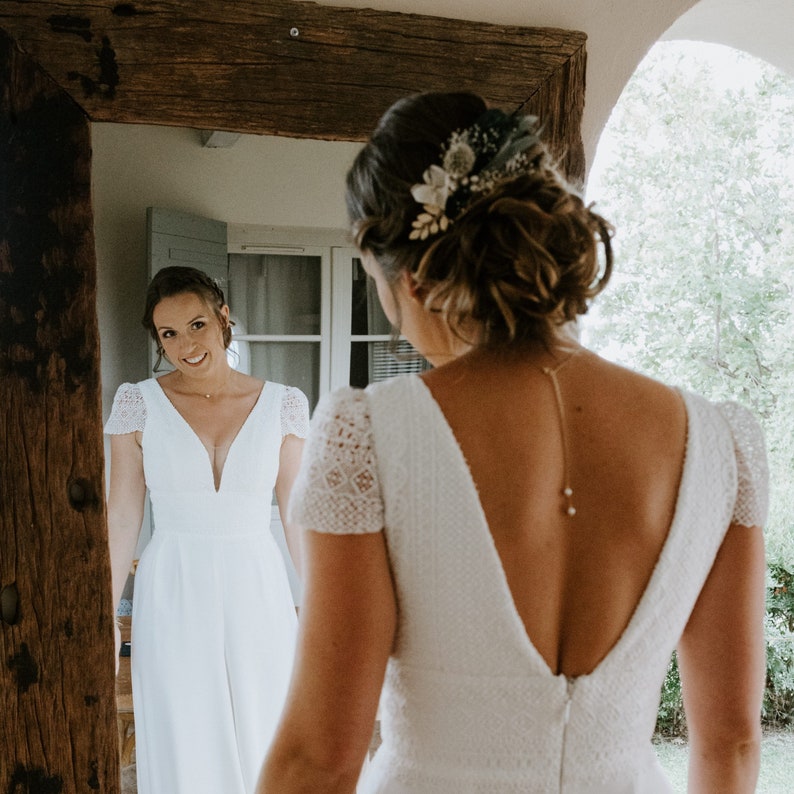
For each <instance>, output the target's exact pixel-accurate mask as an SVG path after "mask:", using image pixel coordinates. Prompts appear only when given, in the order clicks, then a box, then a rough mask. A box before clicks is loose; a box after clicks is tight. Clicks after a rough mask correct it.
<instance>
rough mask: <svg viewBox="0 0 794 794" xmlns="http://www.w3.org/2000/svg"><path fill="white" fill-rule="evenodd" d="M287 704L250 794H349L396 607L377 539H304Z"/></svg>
mask: <svg viewBox="0 0 794 794" xmlns="http://www.w3.org/2000/svg"><path fill="white" fill-rule="evenodd" d="M303 550H304V561H305V566H306V576H307V579H306V590H305V594H304V598H303V606H302V607H301V621H300V634H299V640H298V650H297V656H296V660H295V668H294V670H293V676H292V682H291V684H290V691H289V695H288V697H287V704H286V706H285V709H284V712H283V713H282V717H281V722H280V725H279V729H278V732H277V734H276V737H275V739H274V741H273V744H272V746H271V749H270V752H269V754H268V756H267V759H266V760H265V764H264V767H263V769H262V774H261V776H260V779H259V785H258V787H257V794H297V793H298V792H307V793H308V792H311V794H316V792H319V791H322V792H323V793H324V794H342V793H343V792H344V793H345V794H350V793H351V792H353V791H355V787H356V783H357V781H358V777H359V774H360V771H361V767H362V764H363V762H364V759H365V756H366V753H367V748H368V747H369V743H370V740H371V738H372V731H373V727H374V723H375V716H376V713H377V709H378V701H379V698H380V691H381V686H382V684H383V677H384V673H385V670H386V662H387V660H388V657H389V654H390V653H391V649H392V645H393V643H394V633H395V628H396V624H397V608H396V601H395V596H394V588H393V585H392V579H391V572H390V569H389V564H388V558H387V553H386V543H385V539H384V536H383V533H382V532H375V533H370V534H359V535H330V534H323V533H319V532H311V531H310V532H306V533H305V537H304V543H303Z"/></svg>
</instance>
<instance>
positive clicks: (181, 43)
mask: <svg viewBox="0 0 794 794" xmlns="http://www.w3.org/2000/svg"><path fill="white" fill-rule="evenodd" d="M0 28H4V29H5V30H6V31H7V32H8V33H9V34H10V35H11V36H12V37H13V38H14V39H15V40H16V41H17V42H18V43H19V44H20V46H21V47H22V48H23V49H24V50H25V51H26V52H28V53H29V54H30V55H31V56H33V57H34V58H35V59H36V60H37V61H38V62H39V63H40V64H41V65H42V66H43V68H44V69H45V70H46V71H47V73H48V74H50V75H51V76H52V77H53V78H54V79H55V80H56V82H58V83H59V84H60V85H61V87H62V88H64V89H65V90H66V91H67V92H69V93H70V95H71V96H72V97H73V98H74V99H75V100H76V101H77V102H78V103H79V104H80V106H81V107H83V108H84V109H85V111H86V112H87V114H88V115H89V117H90V118H91V119H92V120H94V121H121V122H133V123H152V124H169V125H175V126H188V127H196V128H201V129H213V130H229V131H236V132H254V133H265V134H270V135H286V136H291V137H298V138H321V139H327V140H362V141H363V140H365V139H366V138H367V136H368V134H369V133H370V132H371V130H372V128H373V127H374V125H375V123H376V121H377V119H378V118H379V117H380V115H381V114H382V113H383V111H384V110H385V109H386V108H387V107H388V106H389V105H391V104H392V102H394V101H395V100H396V99H398V98H400V97H402V96H405V95H406V94H409V93H413V92H416V91H425V90H441V91H448V90H474V91H476V92H478V93H480V94H481V95H482V96H484V97H485V98H486V99H487V100H488V101H489V102H491V103H492V104H494V105H497V106H499V107H503V108H511V107H518V106H519V105H521V104H522V103H524V102H525V101H527V100H529V106H530V107H533V106H534V105H540V106H542V107H543V108H544V109H546V108H547V107H548V105H549V104H550V105H552V106H554V107H555V108H558V109H560V110H561V112H562V113H564V115H565V116H566V119H567V121H566V122H565V124H564V125H563V126H562V127H560V126H559V125H558V123H557V122H558V120H557V119H555V120H553V122H552V123H551V124H550V125H549V126H548V130H549V132H550V134H552V133H553V134H552V135H551V137H550V145H551V146H552V148H553V149H554V150H555V153H559V154H563V153H565V154H566V155H567V156H569V157H570V159H571V160H572V162H578V160H580V159H581V158H582V153H581V150H582V145H581V141H580V140H579V139H578V137H577V136H578V129H579V125H580V121H581V119H580V117H581V111H582V108H583V104H584V83H583V79H579V78H580V77H582V76H583V74H584V46H585V39H586V37H585V34H584V33H579V32H575V31H566V30H557V29H551V28H522V27H517V26H506V25H492V24H485V23H480V22H469V21H464V20H450V19H443V18H440V17H432V16H424V15H418V14H397V13H390V12H384V11H372V10H367V9H350V8H337V7H332V6H324V5H317V4H316V3H310V2H298V1H297V0H267V2H262V1H261V0H227V2H223V3H219V2H216V3H213V2H202V3H195V2H192V0H157V1H156V2H155V1H153V0H141V2H135V3H119V2H115V0H97V2H93V3H91V4H85V3H80V2H65V3H64V2H61V3H53V2H38V0H26V2H25V3H19V2H17V0H0ZM574 76H575V77H576V79H571V78H572V77H574ZM533 99H534V100H535V101H533ZM574 131H575V134H573V135H572V132H574ZM560 133H565V137H564V138H561V139H558V138H556V137H555V136H556V135H558V134H560ZM572 176H574V177H583V176H584V170H583V169H582V170H581V174H577V173H574V174H572Z"/></svg>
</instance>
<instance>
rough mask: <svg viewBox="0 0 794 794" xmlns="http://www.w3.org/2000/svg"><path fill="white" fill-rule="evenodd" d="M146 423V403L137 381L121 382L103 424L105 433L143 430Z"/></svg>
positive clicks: (119, 433) (116, 433)
mask: <svg viewBox="0 0 794 794" xmlns="http://www.w3.org/2000/svg"><path fill="white" fill-rule="evenodd" d="M145 425H146V403H145V402H144V399H143V393H142V392H141V388H140V386H138V384H137V383H122V384H121V386H119V387H118V389H117V390H116V396H115V397H114V398H113V407H112V408H111V409H110V416H109V417H108V421H107V422H106V424H105V433H107V434H108V435H121V434H122V433H134V432H135V431H136V430H143V428H144V427H145Z"/></svg>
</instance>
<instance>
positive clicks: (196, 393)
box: [105, 267, 308, 794]
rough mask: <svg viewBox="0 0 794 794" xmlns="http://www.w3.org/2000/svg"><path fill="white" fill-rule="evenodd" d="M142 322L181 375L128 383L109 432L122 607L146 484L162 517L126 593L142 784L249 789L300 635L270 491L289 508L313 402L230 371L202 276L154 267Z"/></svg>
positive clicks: (219, 318)
mask: <svg viewBox="0 0 794 794" xmlns="http://www.w3.org/2000/svg"><path fill="white" fill-rule="evenodd" d="M144 325H145V326H146V327H147V329H149V330H150V331H151V333H152V336H153V338H154V339H155V340H156V342H157V344H158V347H159V349H160V352H161V354H162V355H165V356H167V358H168V360H169V361H170V362H171V364H172V365H173V366H174V370H173V372H170V373H168V374H165V375H162V376H160V377H158V378H151V379H149V380H146V381H142V382H141V383H136V384H132V383H125V384H122V385H121V386H120V387H119V389H118V391H117V393H116V397H115V400H114V404H113V410H112V413H111V416H110V418H109V419H108V422H107V425H106V427H105V432H106V433H109V434H111V473H110V493H109V498H108V527H109V533H110V535H109V537H110V550H111V562H112V569H113V597H114V603H118V601H119V599H120V598H121V591H122V589H123V587H124V583H125V581H126V578H127V572H128V571H129V569H130V564H131V562H132V556H133V554H134V552H135V546H136V543H137V539H138V535H139V533H140V529H141V521H142V518H143V509H144V496H145V492H146V489H147V488H148V490H149V494H150V498H151V504H152V512H153V516H154V527H155V531H154V535H153V538H152V540H151V542H150V543H149V544H148V545H147V547H146V549H145V550H144V552H143V555H142V556H141V560H140V563H139V565H138V568H137V572H136V576H135V593H134V598H133V619H132V660H131V661H132V686H133V702H134V709H135V734H136V773H137V782H138V791H139V792H141V794H201V792H213V794H215V792H219V793H220V792H222V793H223V794H251V792H252V791H253V790H254V787H255V785H256V777H257V774H258V771H259V766H260V764H261V759H262V755H263V754H264V752H265V751H266V749H267V747H268V744H269V742H270V739H271V738H272V735H273V732H274V730H275V726H276V722H277V719H278V716H279V714H280V712H281V708H282V706H283V703H284V698H285V696H286V691H287V686H288V683H289V675H290V670H291V667H292V661H293V654H294V646H295V637H296V632H297V619H296V616H295V608H294V604H293V599H292V596H291V592H290V588H289V582H288V579H287V573H286V569H285V567H284V562H283V559H282V556H281V553H280V550H279V548H278V546H277V544H276V542H275V540H274V538H273V536H272V534H271V532H270V510H271V499H272V494H273V489H274V487H275V491H276V496H277V499H278V503H279V505H280V506H286V504H287V501H288V498H289V493H290V489H291V487H292V483H293V481H294V478H295V475H296V473H297V470H298V465H299V462H300V455H301V452H302V447H303V440H302V439H303V437H305V435H306V432H307V430H308V404H307V401H306V397H305V396H304V395H303V393H302V392H300V391H299V390H298V389H295V388H291V387H285V386H282V385H280V384H277V383H273V382H270V381H268V382H267V383H263V382H262V381H260V380H257V379H256V378H252V377H250V376H249V375H245V374H243V373H241V372H237V371H235V370H233V369H232V368H231V367H230V366H229V364H228V361H227V358H226V348H227V347H228V345H229V342H230V341H231V329H230V327H229V308H228V306H226V303H225V300H224V297H223V293H222V291H221V290H220V288H219V287H218V286H217V285H216V284H215V282H214V281H212V280H211V279H210V278H209V277H208V276H207V275H206V274H204V273H202V272H201V271H198V270H195V269H193V268H186V267H172V268H166V269H164V270H161V271H160V272H159V273H157V274H156V275H155V277H154V279H153V280H152V283H151V285H150V287H149V291H148V293H147V306H146V311H145V316H144ZM284 526H285V528H286V530H287V541H288V544H289V545H290V550H291V552H292V556H293V558H294V560H295V562H296V566H297V567H300V560H299V555H298V554H297V553H296V552H297V549H298V545H297V544H296V542H295V537H294V532H293V531H292V529H291V525H290V524H289V523H288V522H286V521H285V522H284Z"/></svg>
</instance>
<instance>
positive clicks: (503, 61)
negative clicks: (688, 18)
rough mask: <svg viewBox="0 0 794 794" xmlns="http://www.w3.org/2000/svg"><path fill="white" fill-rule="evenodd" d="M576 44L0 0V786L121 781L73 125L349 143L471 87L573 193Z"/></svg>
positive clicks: (357, 17) (525, 31)
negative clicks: (528, 133) (405, 106)
mask: <svg viewBox="0 0 794 794" xmlns="http://www.w3.org/2000/svg"><path fill="white" fill-rule="evenodd" d="M585 39H586V37H585V35H584V34H583V33H579V32H575V31H563V30H557V29H549V28H521V27H515V26H500V25H489V24H484V23H477V22H467V21H463V20H451V19H442V18H438V17H430V16H421V15H416V14H397V13H390V12H381V11H372V10H368V9H367V10H362V9H349V8H339V7H332V6H326V5H318V4H315V3H308V2H298V1H297V0H268V2H267V3H253V2H250V0H228V1H226V2H220V0H205V1H204V2H203V3H201V4H196V3H192V2H189V0H160V2H155V1H154V0H142V2H135V3H120V2H107V0H97V2H94V3H92V4H91V5H90V7H89V8H86V7H85V5H84V4H83V3H81V2H75V1H74V0H71V1H70V2H61V3H50V2H38V0H26V2H24V3H21V2H19V1H18V0H0V62H2V64H3V69H0V83H2V88H3V91H2V96H0V199H1V200H2V205H0V206H1V208H0V428H1V429H0V438H2V442H3V446H4V449H5V455H4V457H3V459H2V460H0V606H2V611H1V612H0V652H2V657H3V660H4V662H5V663H4V664H3V665H2V666H0V713H2V714H3V715H4V719H2V720H0V758H2V759H4V764H3V765H2V767H1V768H0V790H3V791H12V790H17V787H19V786H21V787H22V790H26V791H31V792H34V791H73V790H74V791H78V790H79V791H82V790H85V789H86V787H87V788H90V789H98V790H101V791H104V792H109V793H110V794H115V793H116V792H118V791H119V790H120V778H119V761H118V734H117V724H116V708H115V677H114V670H113V665H112V661H111V660H112V658H113V653H114V652H113V641H112V636H113V632H112V620H113V618H112V613H113V607H112V604H111V600H112V598H111V593H110V567H109V559H108V551H107V523H106V514H105V502H104V494H105V483H104V453H103V439H102V411H101V391H100V361H99V332H98V325H97V315H96V299H97V289H96V279H97V265H96V255H95V251H94V232H93V215H92V206H91V138H90V134H91V129H90V125H91V122H93V121H97V122H103V121H107V122H124V123H146V124H165V125H172V126H185V127H194V128H198V129H213V130H215V129H217V130H229V131H235V132H246V133H258V134H268V135H286V136H290V137H300V138H303V137H306V138H320V139H326V140H353V141H363V140H365V139H366V137H367V135H368V133H369V132H370V130H371V129H372V127H373V126H374V124H375V122H376V121H377V119H378V118H379V117H380V115H381V113H382V112H383V111H384V110H385V109H386V108H387V107H388V106H389V105H390V104H391V103H392V102H393V101H394V100H396V99H397V98H399V97H400V96H404V95H405V94H408V93H412V92H415V91H418V90H464V89H469V90H474V91H476V92H477V93H480V94H481V95H482V96H484V97H485V99H486V100H487V101H489V102H490V103H492V104H494V105H497V106H500V107H505V108H509V107H516V108H517V107H519V106H520V107H522V108H523V109H524V111H525V112H528V113H533V114H536V115H538V116H540V117H541V118H542V119H543V120H544V130H545V135H546V139H547V143H548V145H549V148H550V149H551V151H552V153H553V154H554V155H555V157H556V158H557V159H558V161H559V162H560V164H561V167H562V169H563V170H564V171H565V172H566V175H567V176H568V178H569V179H570V180H571V181H572V182H573V183H574V184H581V183H582V182H583V179H584V173H585V163H584V153H583V146H582V141H581V131H580V130H581V117H582V112H583V108H584V85H585V62H586V56H585ZM318 75H322V79H321V80H318ZM8 715H10V719H9V718H8ZM42 715H46V717H45V716H42Z"/></svg>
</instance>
